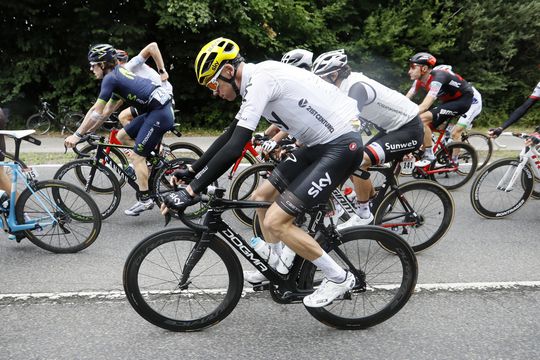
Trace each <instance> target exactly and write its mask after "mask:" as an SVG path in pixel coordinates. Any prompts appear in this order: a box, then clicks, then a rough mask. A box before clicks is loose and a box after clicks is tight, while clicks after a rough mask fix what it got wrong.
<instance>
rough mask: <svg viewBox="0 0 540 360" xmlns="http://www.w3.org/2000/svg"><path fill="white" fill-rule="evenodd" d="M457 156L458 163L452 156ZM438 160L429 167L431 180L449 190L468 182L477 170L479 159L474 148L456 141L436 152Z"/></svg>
mask: <svg viewBox="0 0 540 360" xmlns="http://www.w3.org/2000/svg"><path fill="white" fill-rule="evenodd" d="M456 156H457V163H456V162H455V161H454V160H452V157H456ZM435 157H436V160H435V161H433V162H432V163H431V165H430V167H429V170H430V171H434V173H432V174H430V175H429V177H430V179H431V180H433V181H436V182H438V183H439V184H441V185H442V186H444V187H445V188H446V189H448V190H454V189H457V188H459V187H461V186H463V185H465V184H466V183H467V181H469V180H470V179H471V177H472V176H473V174H474V172H475V171H476V167H477V164H478V160H477V158H476V151H475V150H474V148H473V147H472V146H471V145H469V144H465V143H461V142H455V143H451V144H450V145H447V146H446V150H444V149H441V150H439V151H437V153H436V154H435Z"/></svg>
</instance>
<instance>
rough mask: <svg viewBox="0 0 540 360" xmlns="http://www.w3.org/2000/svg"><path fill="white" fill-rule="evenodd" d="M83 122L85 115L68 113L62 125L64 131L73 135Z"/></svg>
mask: <svg viewBox="0 0 540 360" xmlns="http://www.w3.org/2000/svg"><path fill="white" fill-rule="evenodd" d="M83 120H84V115H83V114H81V113H76V112H72V113H67V114H66V115H65V116H64V119H63V124H62V125H63V126H64V128H65V129H62V130H65V131H67V132H68V133H73V132H75V131H76V130H77V129H78V128H79V125H81V123H82V122H83Z"/></svg>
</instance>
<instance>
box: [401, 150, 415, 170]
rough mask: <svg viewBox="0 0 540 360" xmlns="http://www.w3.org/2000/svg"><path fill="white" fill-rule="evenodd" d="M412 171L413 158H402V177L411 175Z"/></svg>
mask: <svg viewBox="0 0 540 360" xmlns="http://www.w3.org/2000/svg"><path fill="white" fill-rule="evenodd" d="M413 169H414V156H412V154H407V155H405V156H404V157H403V161H402V162H401V173H402V174H403V175H411V174H412V172H413Z"/></svg>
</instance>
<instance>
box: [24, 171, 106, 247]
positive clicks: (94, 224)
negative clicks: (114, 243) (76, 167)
mask: <svg viewBox="0 0 540 360" xmlns="http://www.w3.org/2000/svg"><path fill="white" fill-rule="evenodd" d="M44 207H46V209H45V208H44ZM49 213H51V214H53V215H54V218H55V220H56V222H57V223H56V224H54V223H53V224H51V225H50V226H48V225H46V221H47V220H49V221H50V215H49ZM15 215H16V218H17V222H18V223H19V224H24V223H26V222H28V221H29V220H34V219H36V221H38V223H39V222H40V220H45V221H41V223H40V225H41V227H42V228H41V229H34V230H25V231H24V233H25V235H26V237H27V238H28V239H29V240H30V241H31V242H32V243H34V244H36V245H37V246H39V247H40V248H42V249H45V250H48V251H51V252H54V253H75V252H78V251H81V250H83V249H86V248H87V247H88V246H90V245H92V243H93V242H94V241H95V240H96V239H97V237H98V235H99V233H100V231H101V216H100V214H99V209H98V207H97V205H96V203H95V202H94V201H93V200H92V198H91V197H90V196H89V195H88V194H87V193H85V192H84V191H83V190H82V189H80V188H78V187H76V186H74V185H72V184H69V183H67V182H64V181H59V180H46V181H38V182H36V183H35V185H34V186H33V188H32V190H31V189H29V188H26V189H25V190H24V191H23V192H22V193H21V195H20V196H19V198H18V199H17V204H16V206H15Z"/></svg>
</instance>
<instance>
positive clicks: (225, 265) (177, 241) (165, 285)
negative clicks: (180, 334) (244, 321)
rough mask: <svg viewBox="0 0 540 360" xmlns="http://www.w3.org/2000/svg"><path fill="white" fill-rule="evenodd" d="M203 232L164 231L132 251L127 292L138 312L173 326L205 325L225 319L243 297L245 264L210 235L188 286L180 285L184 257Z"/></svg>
mask: <svg viewBox="0 0 540 360" xmlns="http://www.w3.org/2000/svg"><path fill="white" fill-rule="evenodd" d="M200 236H201V235H200V234H197V233H195V232H194V231H192V230H189V229H181V228H176V229H167V230H163V231H160V232H158V233H155V234H152V235H150V236H148V237H147V238H146V239H144V240H142V241H141V242H140V243H139V244H138V245H137V246H136V247H135V248H134V249H133V250H132V251H131V253H130V254H129V256H128V258H127V260H126V263H125V265H124V273H123V284H124V291H125V293H126V296H127V299H128V301H129V303H130V304H131V306H132V307H133V308H134V309H135V311H136V312H137V313H138V314H139V315H141V316H142V317H143V318H144V319H146V320H147V321H149V322H150V323H152V324H154V325H156V326H159V327H161V328H163V329H167V330H171V331H198V330H202V329H205V328H207V327H210V326H212V325H215V324H217V323H218V322H220V321H221V320H223V319H224V318H225V317H226V316H227V315H229V314H230V313H231V311H232V310H233V309H234V308H235V306H236V304H237V303H238V301H239V300H240V296H241V295H242V289H243V274H242V266H241V265H240V261H239V260H238V257H237V256H236V255H235V254H234V252H233V250H232V249H231V248H230V247H229V246H228V245H227V244H226V243H225V242H224V241H223V240H222V239H220V238H218V237H217V236H215V235H208V236H211V239H210V243H209V246H208V248H207V249H206V251H205V253H204V255H203V256H202V258H201V259H200V260H199V261H198V262H197V264H196V265H195V266H194V268H193V270H192V272H191V276H190V277H189V281H188V282H187V285H185V286H184V287H183V288H182V289H179V288H178V285H179V279H180V278H181V276H182V271H183V268H184V264H185V260H186V258H187V256H188V255H189V254H190V253H191V251H192V249H193V246H194V245H195V243H196V242H197V241H198V240H199V239H200ZM156 279H160V280H159V281H156ZM181 303H182V304H184V303H185V306H182V305H181ZM203 305H204V306H203ZM210 307H211V308H212V309H210ZM181 312H182V314H180V313H181Z"/></svg>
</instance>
